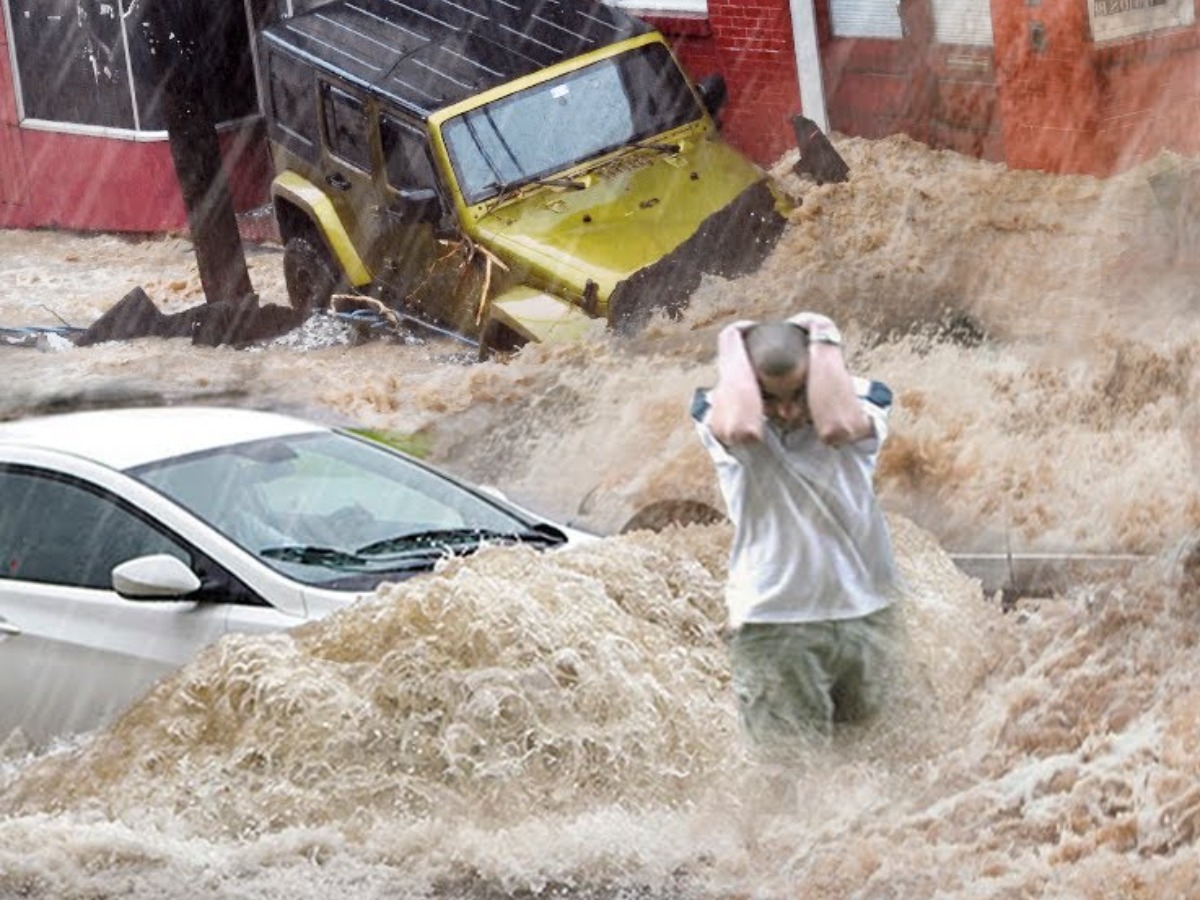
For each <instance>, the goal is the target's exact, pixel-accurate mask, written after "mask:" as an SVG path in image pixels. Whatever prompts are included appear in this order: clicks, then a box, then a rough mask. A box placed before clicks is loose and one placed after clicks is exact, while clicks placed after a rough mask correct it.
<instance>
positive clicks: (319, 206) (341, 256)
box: [271, 172, 371, 287]
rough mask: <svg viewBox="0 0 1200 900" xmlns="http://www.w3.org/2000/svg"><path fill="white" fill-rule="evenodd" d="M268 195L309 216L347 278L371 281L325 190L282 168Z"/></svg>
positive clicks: (359, 282)
mask: <svg viewBox="0 0 1200 900" xmlns="http://www.w3.org/2000/svg"><path fill="white" fill-rule="evenodd" d="M271 198H272V199H273V200H274V201H275V202H276V203H278V202H279V201H280V200H284V201H286V202H288V203H290V204H292V205H293V206H295V207H296V208H297V209H299V210H301V211H302V212H304V214H305V215H307V216H308V218H309V220H310V221H311V222H312V223H313V227H314V228H316V230H317V231H318V232H319V233H320V236H321V238H322V239H323V240H324V241H325V245H326V246H327V247H328V248H329V250H330V252H331V253H332V254H333V256H334V258H335V259H336V261H337V263H338V265H339V266H341V269H342V271H343V272H345V273H346V280H347V281H349V282H350V283H351V284H352V285H354V286H355V287H362V286H363V285H365V284H370V282H371V273H370V272H369V271H368V270H367V267H366V265H365V264H364V263H363V261H362V257H360V256H359V255H358V251H357V250H356V249H354V242H353V241H351V240H350V235H349V234H347V233H346V228H345V226H344V225H343V224H342V220H341V217H340V216H338V214H337V210H336V209H334V208H333V202H332V201H331V200H330V199H329V197H327V196H326V195H325V192H324V191H322V190H321V189H320V188H319V187H317V186H316V185H315V184H313V183H312V182H311V181H309V180H308V179H307V178H304V177H302V176H300V175H297V174H296V173H295V172H284V173H282V174H281V175H278V176H277V177H276V178H275V180H274V181H272V182H271Z"/></svg>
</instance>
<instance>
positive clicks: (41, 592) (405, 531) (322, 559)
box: [0, 407, 585, 743]
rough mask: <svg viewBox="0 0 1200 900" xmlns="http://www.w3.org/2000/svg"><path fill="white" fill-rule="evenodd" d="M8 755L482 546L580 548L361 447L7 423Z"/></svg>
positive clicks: (238, 420) (217, 419)
mask: <svg viewBox="0 0 1200 900" xmlns="http://www.w3.org/2000/svg"><path fill="white" fill-rule="evenodd" d="M0 508H2V509H3V515H0V743H3V742H4V741H5V739H6V738H7V737H8V736H9V735H10V734H11V733H12V732H13V730H14V729H17V728H19V729H20V730H21V732H22V733H23V734H24V735H25V737H26V738H27V739H28V740H30V741H32V742H35V743H41V742H44V741H46V740H47V739H49V738H52V737H55V736H59V735H65V734H68V733H71V732H77V731H81V730H87V729H90V728H93V727H96V726H98V725H101V724H103V723H104V722H105V721H107V720H108V719H109V718H110V717H111V716H112V715H114V714H115V713H116V712H118V711H120V710H121V709H122V708H123V707H125V706H126V705H127V704H128V703H129V702H130V701H132V700H134V699H135V698H136V697H137V696H138V695H139V694H140V693H141V692H142V691H144V690H145V689H146V688H147V687H148V686H149V685H150V684H151V683H152V682H153V681H155V680H156V679H157V678H159V677H161V676H162V675H163V674H165V673H167V672H169V671H170V670H172V669H174V668H175V667H177V666H180V665H182V664H183V663H185V662H187V661H188V660H189V659H190V658H191V657H192V656H194V655H195V653H196V652H197V651H198V650H200V649H201V648H202V647H204V646H205V645H206V644H209V643H210V642H212V641H214V640H216V639H217V638H219V637H220V636H221V635H223V634H226V633H229V632H264V631H274V630H279V629H285V628H289V627H292V626H294V625H298V624H300V623H302V622H304V621H307V620H311V619H316V618H319V617H321V616H324V615H327V614H328V613H330V612H332V611H334V610H337V609H341V608H343V607H345V606H347V605H348V604H350V603H352V602H354V601H355V600H357V599H359V598H360V597H363V596H365V595H368V594H370V593H372V592H373V591H374V589H375V588H376V587H377V586H378V585H380V584H381V583H383V582H396V581H402V580H404V579H407V578H410V577H412V576H414V575H417V574H420V573H423V572H428V571H430V570H431V569H432V568H433V567H434V565H435V564H436V563H437V562H438V560H440V559H443V558H444V557H446V556H448V555H464V554H469V553H472V552H474V551H475V550H477V549H479V548H480V547H481V546H484V545H485V544H497V543H499V544H510V543H512V544H515V543H520V544H529V545H532V546H534V547H537V548H551V547H557V546H561V545H564V544H567V543H569V542H570V541H571V540H573V539H584V537H585V536H584V535H582V534H581V533H579V532H573V531H572V530H571V529H569V528H564V527H559V526H556V525H553V524H551V523H550V522H547V521H544V520H542V519H539V518H537V517H535V516H533V515H532V514H530V513H528V512H527V511H524V510H522V509H519V508H517V507H515V506H513V505H512V504H510V503H508V502H506V501H505V500H503V499H502V498H500V497H499V496H494V495H493V494H492V493H490V492H488V491H486V490H483V489H476V488H474V487H471V486H468V485H467V484H465V483H463V482H461V481H459V480H457V479H455V478H452V477H450V476H448V475H446V474H443V473H441V472H438V471H437V470H435V469H433V468H431V467H430V466H428V465H426V464H425V463H422V462H420V461H419V460H417V459H415V458H413V457H411V456H409V455H406V454H404V453H402V452H400V451H398V450H396V449H394V448H392V447H389V446H386V445H384V444H382V443H380V442H377V441H375V440H371V439H368V438H365V437H362V436H360V435H357V434H355V433H353V432H350V431H346V430H339V429H332V428H327V427H324V426H321V425H317V424H314V423H311V422H308V421H305V420H301V419H297V418H294V417H291V416H285V415H278V414H274V413H266V412H258V411H253V410H243V409H222V408H200V407H196V408H183V407H178V408H159V409H121V410H106V411H89V412H76V413H66V414H61V415H55V416H47V417H40V418H30V419H26V420H22V421H16V422H9V423H0Z"/></svg>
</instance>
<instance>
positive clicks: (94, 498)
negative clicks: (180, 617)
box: [0, 469, 191, 590]
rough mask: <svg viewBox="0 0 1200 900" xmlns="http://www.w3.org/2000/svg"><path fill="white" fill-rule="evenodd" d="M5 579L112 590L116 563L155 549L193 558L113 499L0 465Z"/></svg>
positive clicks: (0, 565) (0, 558)
mask: <svg viewBox="0 0 1200 900" xmlns="http://www.w3.org/2000/svg"><path fill="white" fill-rule="evenodd" d="M0 498H3V501H2V502H3V505H4V512H5V514H4V516H3V517H0V518H2V519H3V524H0V578H17V579H21V580H23V581H37V582H44V583H47V584H65V585H71V586H74V587H87V588H97V589H101V590H111V589H112V569H113V567H114V566H116V565H118V564H119V563H123V562H125V561H127V560H130V559H133V558H135V557H138V556H145V555H147V554H150V553H168V554H170V555H172V556H174V557H176V558H178V559H180V560H182V561H183V562H184V563H187V564H189V565H190V564H191V557H190V554H189V553H188V552H187V551H185V550H184V549H183V548H182V547H181V546H180V545H179V544H178V543H176V542H175V541H174V540H173V539H172V538H170V537H169V536H167V535H166V534H164V533H163V532H161V531H158V530H157V529H155V528H153V527H151V526H150V525H149V523H147V522H145V521H144V520H142V519H140V518H138V517H137V516H135V515H134V514H133V513H132V512H130V511H129V510H128V509H127V508H125V507H124V506H121V505H120V504H119V501H117V500H116V499H115V498H114V497H111V496H108V495H102V494H99V493H94V492H92V491H91V490H89V489H87V488H84V487H83V486H81V485H79V484H76V483H72V482H67V481H63V480H61V479H58V478H52V477H47V476H43V475H39V474H36V473H33V472H28V471H21V470H15V469H10V470H0Z"/></svg>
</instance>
